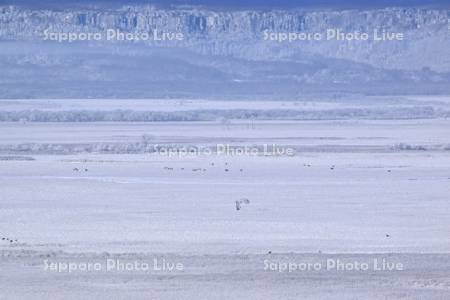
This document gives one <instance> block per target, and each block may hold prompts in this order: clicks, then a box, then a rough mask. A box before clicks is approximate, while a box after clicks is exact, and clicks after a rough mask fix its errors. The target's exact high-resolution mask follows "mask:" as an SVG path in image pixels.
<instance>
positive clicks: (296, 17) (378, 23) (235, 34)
mask: <svg viewBox="0 0 450 300" xmlns="http://www.w3.org/2000/svg"><path fill="white" fill-rule="evenodd" d="M449 19H450V11H447V10H433V9H418V8H390V9H378V10H369V11H358V10H349V11H266V12H265V11H211V10H199V9H189V10H186V9H179V10H176V9H174V10H159V9H155V8H153V7H148V6H147V7H123V8H121V9H115V10H109V11H107V10H105V9H95V8H93V9H89V10H79V11H64V10H60V11H50V10H27V9H20V8H17V7H14V6H6V7H1V8H0V37H1V38H2V39H42V34H43V32H44V31H45V30H49V31H52V32H102V31H104V30H107V29H120V30H123V31H126V32H152V30H154V29H157V30H162V31H168V32H182V33H183V34H184V36H185V37H186V39H185V40H184V42H182V43H177V44H176V45H177V46H182V47H187V48H189V49H192V50H193V51H196V52H198V53H202V54H208V55H232V56H234V57H239V58H245V59H252V60H266V59H271V60H272V59H286V58H290V57H292V56H295V55H296V54H298V53H299V52H307V53H313V54H320V55H323V56H325V57H329V58H342V59H349V60H353V61H356V62H362V63H368V64H370V65H373V66H375V67H382V68H388V69H408V70H414V69H421V68H424V67H428V68H430V69H431V70H435V71H450V54H449V50H448V49H450V30H449V21H448V20H449ZM330 28H331V29H339V30H341V31H342V32H344V33H355V32H356V33H357V32H360V33H364V32H368V33H370V34H372V33H373V31H374V30H375V29H376V30H379V31H380V32H381V31H386V32H390V33H391V32H394V33H399V32H400V33H402V34H404V41H374V40H373V39H369V40H368V41H355V40H351V41H346V40H340V41H338V40H321V41H317V40H314V41H295V42H283V43H279V42H276V41H273V40H267V39H266V40H265V39H264V32H269V33H317V32H319V33H325V32H326V30H327V29H330ZM174 44H175V43H170V44H168V45H167V46H173V45H174Z"/></svg>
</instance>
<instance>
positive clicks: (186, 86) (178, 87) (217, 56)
mask: <svg viewBox="0 0 450 300" xmlns="http://www.w3.org/2000/svg"><path fill="white" fill-rule="evenodd" d="M449 19H450V11H448V10H445V9H419V8H389V9H374V10H367V11H362V10H348V11H306V10H305V11H301V10H291V11H281V10H278V11H261V10H255V11H243V10H236V11H219V10H208V9H196V8H190V9H156V8H154V7H150V6H127V7H122V8H110V9H106V8H104V7H103V8H101V9H100V8H89V9H81V8H80V9H71V10H68V9H58V10H56V9H54V10H48V9H26V8H19V7H15V6H0V45H1V47H0V67H2V70H3V71H2V77H0V83H3V87H0V93H1V94H2V96H3V97H5V96H7V95H9V96H10V97H23V96H26V97H34V96H36V95H39V96H40V97H46V96H48V95H50V94H51V95H52V96H53V97H60V95H64V96H65V97H90V96H93V97H103V96H105V97H106V96H107V97H119V96H120V97H124V96H133V97H150V96H157V97H161V96H165V95H169V94H170V95H172V96H177V97H178V96H182V97H185V96H188V97H189V96H198V95H199V94H201V95H203V96H208V97H210V96H211V95H215V94H217V93H220V94H221V95H222V94H229V95H231V96H230V97H234V96H235V95H241V94H247V95H269V96H270V97H272V96H274V95H275V96H276V95H280V94H283V93H285V94H286V95H287V96H288V97H291V96H292V95H299V94H302V93H304V92H305V91H318V90H319V91H321V92H322V91H324V90H326V91H330V90H331V91H336V90H342V89H343V90H345V91H356V92H366V91H369V90H370V91H371V92H374V93H378V92H380V91H383V93H389V92H392V91H393V90H395V92H396V93H403V92H412V90H415V92H418V93H442V92H446V91H447V90H448V86H450V85H449V82H450V52H449V49H450V30H449V22H448V20H449ZM108 30H119V31H120V32H123V33H133V34H143V33H153V32H154V30H157V32H159V33H160V34H162V33H181V34H182V35H183V39H181V40H170V41H167V40H164V41H154V40H146V41H138V42H136V41H134V42H133V41H130V42H129V41H125V42H123V41H122V42H119V41H105V40H103V39H101V40H95V41H89V42H88V41H83V42H73V43H68V42H57V41H44V37H45V34H44V32H47V33H48V32H51V33H58V34H60V33H91V34H104V33H105V32H106V31H108ZM329 30H339V32H340V33H341V34H344V35H345V38H337V37H336V38H330V39H328V38H327V32H328V31H329ZM375 30H377V32H378V35H379V37H383V39H382V40H376V39H374V31H375ZM289 34H295V35H296V36H297V37H304V36H309V35H314V34H321V35H322V38H321V39H314V38H312V39H309V38H298V39H297V40H292V41H280V39H281V38H280V37H282V36H283V35H289ZM361 34H367V35H368V38H367V39H366V40H364V39H363V40H361V39H358V38H355V37H356V36H359V35H361ZM395 34H401V35H402V37H403V38H402V39H401V40H399V39H394V40H390V37H391V35H395ZM336 35H337V36H338V34H336ZM349 36H350V37H353V38H348V37H349ZM81 85H83V88H82V89H80V88H79V87H80V86H81ZM412 88H413V89H412ZM205 92H207V94H204V93H205Z"/></svg>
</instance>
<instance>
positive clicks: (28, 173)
mask: <svg viewBox="0 0 450 300" xmlns="http://www.w3.org/2000/svg"><path fill="white" fill-rule="evenodd" d="M128 101H130V100H128ZM133 101H134V100H133ZM416 101H419V102H420V103H424V102H425V103H427V105H433V107H436V106H439V108H440V109H444V110H445V109H448V103H449V101H448V98H445V97H442V98H439V99H434V100H433V99H430V98H420V97H418V98H417V99H416ZM13 102H14V101H12V100H9V101H5V102H3V103H2V101H0V110H3V111H12V110H13V109H12V108H11V106H10V107H9V108H7V107H8V106H9V105H13V106H14V105H15V106H16V108H15V109H18V110H23V108H22V107H20V105H28V106H29V107H27V109H33V108H32V106H31V104H32V103H33V102H32V101H28V102H27V101H25V100H24V101H23V102H22V103H20V102H17V103H13ZM25 102H26V104H24V103H25ZM43 103H44V101H41V102H39V101H38V102H36V109H42V106H41V105H43ZM48 103H50V104H51V105H50V106H51V107H53V108H54V107H55V106H54V104H55V103H56V104H59V105H61V107H62V110H64V111H65V110H67V109H68V108H67V107H68V106H71V105H73V106H74V107H77V106H83V109H85V110H89V109H91V110H98V109H100V110H108V109H116V108H117V107H122V106H127V105H129V103H130V102H127V103H126V104H125V103H124V102H121V101H118V102H114V101H105V102H104V106H102V107H96V106H98V105H99V104H98V103H99V102H97V104H95V105H96V106H93V107H89V105H88V104H86V102H83V101H81V102H77V101H72V102H71V101H68V102H63V101H60V102H58V101H56V100H53V102H48ZM232 104H235V103H232ZM232 104H230V107H226V106H224V107H223V108H224V109H232V108H233V107H231V106H232ZM282 104H283V105H285V106H287V107H289V108H290V107H293V106H298V105H303V104H302V103H300V104H299V103H297V104H295V103H294V102H280V103H277V102H270V103H263V104H261V107H264V109H268V110H272V109H278V108H280V107H281V105H282ZM146 105H147V104H145V103H143V102H141V101H137V102H136V109H137V110H139V109H143V110H145V111H149V110H150V108H149V107H150V106H151V105H149V106H148V107H145V106H146ZM164 105H165V104H161V107H165V106H164ZM192 105H193V104H192ZM196 105H197V104H196ZM198 105H201V106H203V107H208V109H209V108H214V109H217V107H215V103H214V102H207V101H202V102H201V104H198ZM220 105H224V104H223V103H222V104H220V103H219V104H218V106H220ZM236 105H237V106H236V107H238V106H239V105H240V106H241V107H239V108H240V109H242V108H245V109H246V107H245V106H246V105H248V104H244V103H238V104H236ZM252 105H253V106H255V107H257V105H258V103H257V102H255V103H253V104H252ZM317 105H319V104H317ZM324 105H328V104H324ZM330 105H331V104H330ZM352 105H353V104H352ZM17 107H18V108H17ZM142 107H143V108H142ZM166 108H167V110H170V109H169V108H168V106H166ZM194 108H195V109H198V107H197V106H195V107H194ZM77 109H78V108H77ZM386 109H387V110H389V106H387V107H386ZM449 129H450V120H449V119H446V118H429V119H405V120H396V119H390V120H371V119H365V120H354V119H353V120H315V121H305V120H264V121H263V120H252V119H240V120H229V121H227V122H223V120H218V121H207V122H206V121H205V122H76V123H73V122H58V123H53V122H36V123H35V122H28V121H21V122H0V247H1V248H0V249H1V250H0V253H1V257H0V298H1V299H49V298H50V299H130V298H136V299H248V298H253V299H448V298H450V279H449V278H450V271H449V270H450V205H449V196H450V189H449V187H450V155H449V154H450V152H449V151H450V150H449V148H448V145H449V144H450V140H449V137H450V135H449V133H450V131H449ZM155 145H159V147H156V146H155ZM218 145H230V147H231V148H230V149H236V148H239V149H243V148H245V147H247V148H248V149H250V150H252V149H257V150H258V153H256V154H255V153H253V152H252V153H246V154H244V155H239V154H237V153H234V152H233V153H228V154H226V153H217V152H216V151H214V150H217V147H218ZM265 146H268V147H269V150H270V149H272V148H271V147H275V148H276V149H278V151H287V150H288V149H289V150H292V151H293V154H292V153H291V154H290V155H286V154H285V153H284V152H283V153H281V152H277V153H276V155H275V154H274V153H273V152H270V151H266V152H265V153H264V152H263V151H264V147H265ZM170 147H172V148H177V149H181V148H183V147H186V148H187V147H191V149H192V148H195V149H196V150H197V149H199V153H182V154H180V155H174V154H173V153H171V155H169V154H168V153H167V152H164V149H167V148H170ZM155 149H157V150H158V151H155ZM208 151H209V152H208ZM240 199H248V200H249V201H248V203H247V201H246V203H245V204H242V206H241V207H240V209H239V210H236V201H239V200H240ZM121 264H122V265H121Z"/></svg>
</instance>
